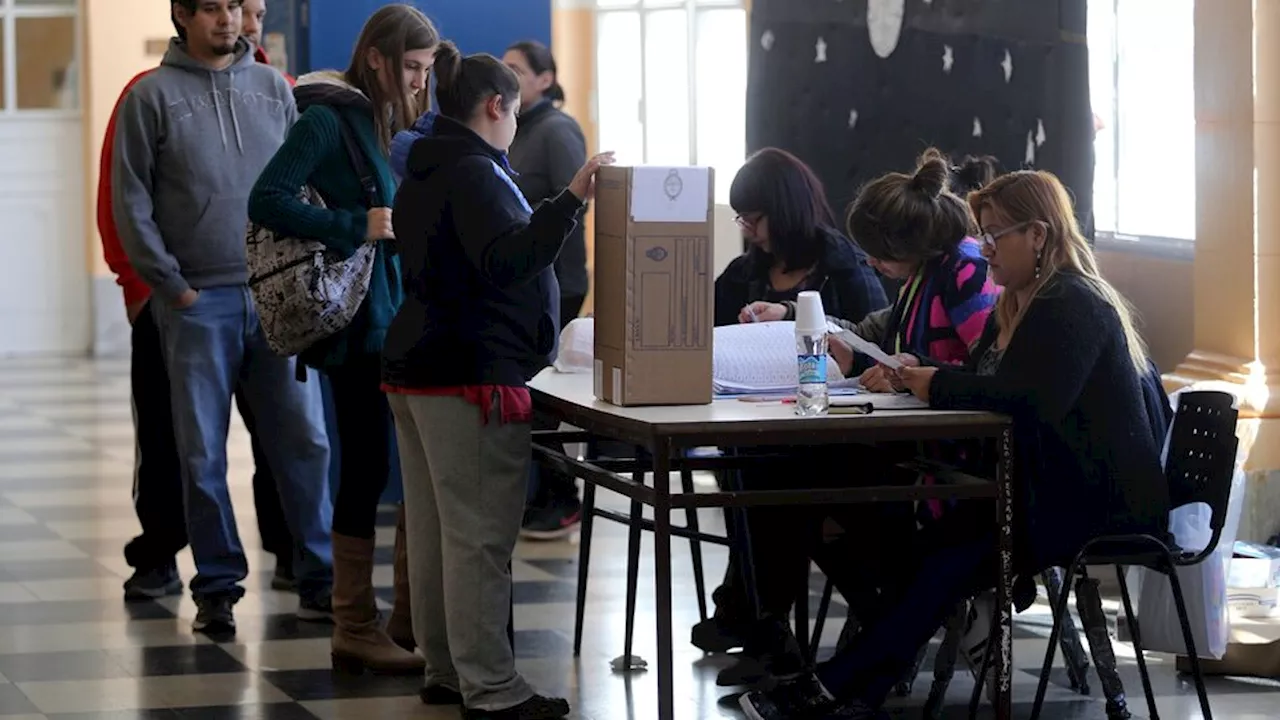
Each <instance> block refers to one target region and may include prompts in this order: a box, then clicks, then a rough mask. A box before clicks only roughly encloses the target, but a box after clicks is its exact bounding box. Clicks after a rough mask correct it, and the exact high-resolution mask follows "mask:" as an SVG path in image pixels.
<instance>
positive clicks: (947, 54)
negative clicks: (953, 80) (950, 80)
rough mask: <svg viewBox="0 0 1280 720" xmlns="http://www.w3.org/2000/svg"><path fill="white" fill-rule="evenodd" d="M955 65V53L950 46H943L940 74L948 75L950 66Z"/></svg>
mask: <svg viewBox="0 0 1280 720" xmlns="http://www.w3.org/2000/svg"><path fill="white" fill-rule="evenodd" d="M955 64H956V55H955V51H954V50H952V49H951V46H950V45H943V46H942V72H944V73H950V72H951V66H952V65H955Z"/></svg>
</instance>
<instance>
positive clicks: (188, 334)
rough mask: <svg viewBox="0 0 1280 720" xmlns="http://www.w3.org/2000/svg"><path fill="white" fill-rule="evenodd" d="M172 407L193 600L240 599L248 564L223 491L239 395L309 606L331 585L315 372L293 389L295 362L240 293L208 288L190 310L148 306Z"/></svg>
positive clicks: (323, 441)
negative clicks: (274, 343) (272, 481)
mask: <svg viewBox="0 0 1280 720" xmlns="http://www.w3.org/2000/svg"><path fill="white" fill-rule="evenodd" d="M151 309H152V312H153V313H154V316H155V320H156V325H157V326H158V327H159V330H160V340H161V344H162V345H163V347H164V354H165V362H166V365H167V366H168V369H169V387H170V394H171V397H172V404H173V423H174V431H175V435H176V437H177V441H178V456H179V458H180V461H181V465H182V480H183V501H184V505H185V507H186V520H187V534H188V536H189V539H190V543H191V553H192V555H193V556H194V557H195V562H196V576H195V578H193V579H192V580H191V594H192V595H193V596H194V597H195V598H196V599H197V600H199V599H201V598H211V597H228V596H229V597H231V598H232V599H233V600H238V599H239V598H240V597H241V596H243V595H244V589H243V588H241V587H240V584H239V583H240V581H242V580H244V578H245V577H246V576H247V575H248V564H247V562H246V560H245V555H244V548H243V547H242V546H241V544H240V536H239V533H238V532H237V530H236V520H235V514H234V512H233V511H232V508H231V497H230V494H229V493H228V490H227V428H228V424H229V423H230V419H231V398H232V395H233V394H234V393H235V391H236V389H237V388H239V389H242V390H243V391H244V397H245V398H246V399H247V400H248V401H249V405H250V407H251V409H252V413H253V416H254V420H255V421H256V423H257V426H258V431H259V434H260V437H261V443H262V449H263V451H264V452H265V454H266V460H267V463H268V465H269V466H270V468H271V472H272V474H273V475H275V477H276V483H277V487H278V489H279V491H280V500H281V505H282V507H283V509H284V514H285V519H286V521H287V523H288V525H289V530H290V533H291V534H292V535H293V538H294V544H295V551H294V555H295V557H294V575H295V576H296V577H297V579H298V594H299V596H301V597H302V598H303V599H312V598H315V597H318V596H319V595H321V594H323V593H326V592H328V590H329V588H330V586H331V585H332V583H333V545H332V541H331V539H330V528H331V525H332V522H333V506H332V503H331V501H330V499H329V483H328V475H329V441H328V437H327V436H326V434H325V427H324V408H323V404H322V400H321V396H320V387H319V384H318V382H317V377H316V375H315V373H310V378H309V381H308V382H305V383H301V382H298V380H297V377H296V374H295V364H294V363H295V360H293V359H291V358H289V359H286V358H281V357H279V356H277V355H276V354H275V353H273V352H272V351H271V348H270V347H269V346H268V345H267V340H266V336H265V335H263V332H262V326H261V325H260V324H259V322H258V313H257V311H256V310H255V309H254V306H253V299H252V297H251V296H250V295H249V289H248V288H247V287H246V286H243V285H238V286H230V287H219V288H209V289H206V290H202V291H200V297H199V298H198V299H197V300H196V302H195V304H194V305H192V306H191V307H189V308H185V309H181V310H180V309H177V308H175V307H172V306H171V305H169V304H167V303H164V302H161V301H158V300H157V301H156V302H152V303H151Z"/></svg>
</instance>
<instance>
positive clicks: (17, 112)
mask: <svg viewBox="0 0 1280 720" xmlns="http://www.w3.org/2000/svg"><path fill="white" fill-rule="evenodd" d="M66 17H69V18H72V19H73V20H74V23H75V39H74V43H73V45H74V47H75V56H74V62H75V67H76V71H77V73H78V76H77V78H76V106H75V108H73V109H69V110H68V109H60V108H57V109H54V108H31V109H22V108H19V107H18V20H19V19H26V18H66ZM0 34H2V36H3V38H4V40H3V42H4V59H3V63H4V78H3V84H4V93H3V97H0V118H21V119H23V120H39V119H43V118H48V119H65V118H79V117H81V116H82V115H83V113H84V101H85V77H86V75H85V72H84V66H85V55H86V53H85V46H84V0H75V2H73V3H71V4H66V3H61V2H57V0H50V2H47V3H41V2H40V0H35V2H34V3H31V4H23V5H18V4H17V0H0Z"/></svg>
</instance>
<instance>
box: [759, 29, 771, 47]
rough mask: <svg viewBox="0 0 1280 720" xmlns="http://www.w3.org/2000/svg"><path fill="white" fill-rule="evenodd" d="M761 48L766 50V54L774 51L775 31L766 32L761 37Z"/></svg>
mask: <svg viewBox="0 0 1280 720" xmlns="http://www.w3.org/2000/svg"><path fill="white" fill-rule="evenodd" d="M760 47H762V48H764V51H765V52H769V51H770V50H772V49H773V31H772V30H765V31H764V34H763V35H761V36H760Z"/></svg>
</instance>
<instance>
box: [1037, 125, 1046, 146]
mask: <svg viewBox="0 0 1280 720" xmlns="http://www.w3.org/2000/svg"><path fill="white" fill-rule="evenodd" d="M1044 141H1045V134H1044V120H1036V147H1040V146H1042V145H1044Z"/></svg>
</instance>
